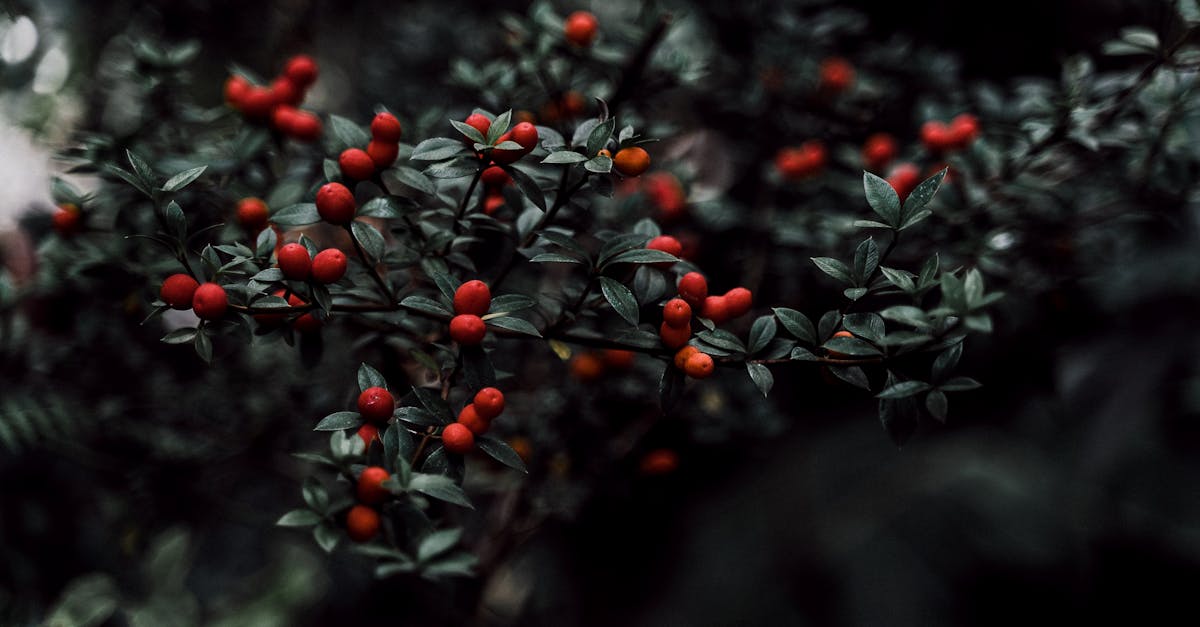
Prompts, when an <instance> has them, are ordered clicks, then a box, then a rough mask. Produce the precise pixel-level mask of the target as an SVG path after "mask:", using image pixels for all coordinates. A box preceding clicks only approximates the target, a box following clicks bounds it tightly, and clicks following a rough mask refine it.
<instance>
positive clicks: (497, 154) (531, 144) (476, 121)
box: [463, 113, 538, 165]
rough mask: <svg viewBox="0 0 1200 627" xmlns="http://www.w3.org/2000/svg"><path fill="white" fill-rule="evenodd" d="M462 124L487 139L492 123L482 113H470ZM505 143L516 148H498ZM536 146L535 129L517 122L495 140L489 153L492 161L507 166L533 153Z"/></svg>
mask: <svg viewBox="0 0 1200 627" xmlns="http://www.w3.org/2000/svg"><path fill="white" fill-rule="evenodd" d="M463 122H464V123H465V124H466V125H467V126H470V127H471V128H474V129H475V130H477V131H479V134H480V135H482V136H483V137H487V134H488V130H490V129H491V128H492V121H491V120H490V119H488V117H487V116H486V115H484V114H482V113H472V114H471V115H469V116H467V119H466V120H463ZM505 142H513V143H515V144H517V146H516V147H512V146H507V147H503V148H501V147H500V146H502V145H503V144H504V143H505ZM537 144H538V132H537V127H536V126H534V125H533V124H532V123H530V122H518V123H517V124H516V126H513V127H512V128H510V129H508V131H507V132H505V133H504V134H503V135H501V136H500V137H499V138H497V139H496V143H495V144H494V145H495V148H493V149H492V151H491V156H492V161H494V162H496V163H500V164H504V165H508V164H510V163H512V162H514V161H516V160H517V159H520V158H521V157H524V156H525V155H527V154H529V153H531V152H533V149H534V148H537ZM480 156H482V155H480Z"/></svg>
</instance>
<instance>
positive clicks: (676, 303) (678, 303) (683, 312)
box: [663, 298, 692, 327]
mask: <svg viewBox="0 0 1200 627" xmlns="http://www.w3.org/2000/svg"><path fill="white" fill-rule="evenodd" d="M663 322H665V323H667V324H669V325H671V326H673V327H682V326H685V325H690V324H691V323H692V306H691V305H689V304H687V301H685V300H683V299H682V298H672V299H671V300H669V301H667V304H666V305H663Z"/></svg>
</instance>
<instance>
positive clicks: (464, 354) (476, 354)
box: [434, 346, 496, 441]
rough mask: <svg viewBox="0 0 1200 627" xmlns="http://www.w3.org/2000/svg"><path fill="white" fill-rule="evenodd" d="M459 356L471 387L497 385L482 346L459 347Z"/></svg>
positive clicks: (464, 375) (494, 372) (479, 387)
mask: <svg viewBox="0 0 1200 627" xmlns="http://www.w3.org/2000/svg"><path fill="white" fill-rule="evenodd" d="M459 357H461V358H462V369H463V378H464V379H465V380H466V383H467V387H468V388H469V389H472V390H478V389H482V388H486V387H493V386H495V385H496V370H495V368H493V367H492V360H491V359H488V354H487V351H486V350H484V348H483V347H482V346H463V347H461V348H460V349H459ZM434 372H437V370H436V369H435V370H434ZM476 441H478V438H476Z"/></svg>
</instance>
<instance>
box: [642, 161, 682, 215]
mask: <svg viewBox="0 0 1200 627" xmlns="http://www.w3.org/2000/svg"><path fill="white" fill-rule="evenodd" d="M642 189H643V190H645V192H646V196H648V197H649V198H650V202H651V203H653V204H654V206H655V207H657V208H658V212H659V217H660V218H662V220H664V221H671V220H675V219H678V218H680V217H682V216H683V212H684V210H685V208H686V207H687V194H686V193H685V192H684V191H683V184H682V183H680V182H679V179H677V178H675V175H674V174H671V173H670V172H653V173H651V174H647V175H646V178H644V179H642Z"/></svg>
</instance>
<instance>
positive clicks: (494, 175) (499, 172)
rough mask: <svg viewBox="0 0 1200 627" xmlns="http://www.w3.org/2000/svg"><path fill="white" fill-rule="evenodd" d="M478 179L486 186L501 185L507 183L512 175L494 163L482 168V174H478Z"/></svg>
mask: <svg viewBox="0 0 1200 627" xmlns="http://www.w3.org/2000/svg"><path fill="white" fill-rule="evenodd" d="M479 180H481V181H483V184H484V185H487V186H488V187H503V186H505V185H508V183H509V181H511V180H512V177H511V176H509V175H508V172H505V171H504V168H501V167H500V166H498V165H494V166H491V167H489V168H487V169H486V170H484V171H483V174H480V175H479Z"/></svg>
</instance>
